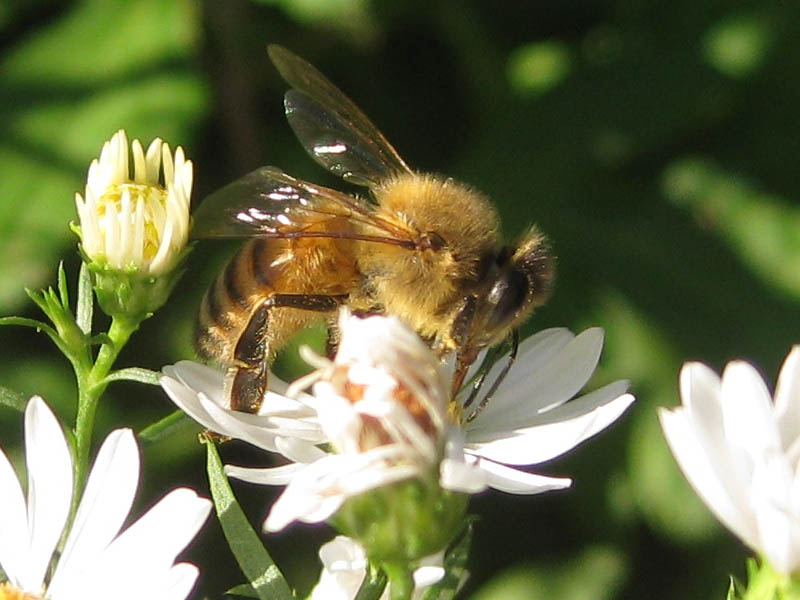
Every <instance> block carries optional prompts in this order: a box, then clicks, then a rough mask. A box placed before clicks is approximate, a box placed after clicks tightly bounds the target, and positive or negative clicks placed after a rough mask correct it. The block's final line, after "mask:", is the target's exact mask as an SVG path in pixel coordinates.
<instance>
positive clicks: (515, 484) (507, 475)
mask: <svg viewBox="0 0 800 600" xmlns="http://www.w3.org/2000/svg"><path fill="white" fill-rule="evenodd" d="M476 464H477V465H478V466H479V467H480V468H481V469H482V470H483V471H484V472H485V473H486V482H487V484H488V485H489V487H492V488H494V489H496V490H500V491H501V492H508V493H510V494H541V493H542V492H549V491H551V490H561V489H564V488H568V487H569V486H570V485H572V480H571V479H566V478H560V477H546V476H544V475H536V474H535V473H526V472H525V471H520V470H517V469H511V468H509V467H506V466H503V465H499V464H497V463H495V462H492V461H490V460H485V459H483V458H477V462H476Z"/></svg>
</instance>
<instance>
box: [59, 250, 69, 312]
mask: <svg viewBox="0 0 800 600" xmlns="http://www.w3.org/2000/svg"><path fill="white" fill-rule="evenodd" d="M58 295H59V297H60V301H61V306H63V307H68V306H69V289H68V288H67V274H66V272H65V271H64V261H63V260H62V261H61V262H60V263H58Z"/></svg>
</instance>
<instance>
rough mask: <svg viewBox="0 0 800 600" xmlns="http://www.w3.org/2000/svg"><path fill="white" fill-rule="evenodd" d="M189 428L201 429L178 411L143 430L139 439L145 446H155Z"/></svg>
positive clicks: (138, 435) (139, 434)
mask: <svg viewBox="0 0 800 600" xmlns="http://www.w3.org/2000/svg"><path fill="white" fill-rule="evenodd" d="M188 428H195V429H199V427H198V425H197V424H196V423H195V422H194V421H192V419H190V418H189V417H187V416H186V414H185V413H184V412H183V411H181V410H176V411H175V412H173V413H171V414H169V415H167V416H166V417H164V418H163V419H161V420H160V421H156V422H155V423H153V424H151V425H148V426H147V427H145V428H144V429H142V430H141V431H140V432H139V433H138V434H137V437H138V438H139V441H140V442H142V444H144V445H149V444H155V443H156V442H159V441H161V440H163V439H165V438H168V437H171V436H173V435H176V434H177V433H178V432H181V431H183V430H184V429H188Z"/></svg>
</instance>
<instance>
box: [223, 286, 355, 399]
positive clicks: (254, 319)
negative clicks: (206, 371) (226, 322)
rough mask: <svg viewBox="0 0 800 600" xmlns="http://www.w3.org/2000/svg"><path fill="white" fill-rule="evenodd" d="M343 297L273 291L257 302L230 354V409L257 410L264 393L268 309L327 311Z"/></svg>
mask: <svg viewBox="0 0 800 600" xmlns="http://www.w3.org/2000/svg"><path fill="white" fill-rule="evenodd" d="M346 299H347V295H346V294H338V295H326V294H273V295H272V296H270V297H269V298H267V299H265V300H264V301H263V302H262V303H261V304H259V305H258V306H257V307H256V308H255V310H254V311H253V312H252V314H251V315H250V320H249V321H248V323H247V326H246V327H245V328H244V331H242V334H241V335H240V336H239V341H238V342H237V343H236V348H235V349H234V353H233V358H234V361H233V362H234V364H233V366H231V367H230V368H229V369H228V374H227V382H226V385H227V386H228V388H229V389H230V399H231V405H230V406H231V409H232V410H239V411H243V412H249V413H257V412H258V410H259V408H260V407H261V402H262V401H263V399H264V394H265V393H266V392H267V379H268V376H269V348H268V344H267V339H268V338H267V331H268V328H269V315H270V310H272V309H273V308H295V309H299V310H309V311H314V312H330V311H332V310H334V309H335V308H336V307H337V306H339V305H340V304H341V303H342V302H344V301H345V300H346Z"/></svg>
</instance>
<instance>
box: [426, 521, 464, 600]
mask: <svg viewBox="0 0 800 600" xmlns="http://www.w3.org/2000/svg"><path fill="white" fill-rule="evenodd" d="M473 522H474V518H468V520H467V522H466V524H465V525H464V528H463V529H462V530H461V533H460V534H459V535H458V537H457V538H456V539H455V540H453V542H452V543H451V544H450V547H449V548H448V549H447V552H446V553H445V556H444V571H445V574H444V577H442V579H441V580H440V581H439V582H437V583H436V584H434V585H432V586H431V587H430V588H428V589H427V590H425V594H424V595H423V596H422V597H423V599H424V600H450V599H451V598H454V597H455V595H456V593H457V592H458V589H459V587H460V586H461V584H462V583H463V582H464V581H465V580H466V578H467V575H469V572H468V571H467V563H468V561H469V551H470V548H471V546H472V534H473V530H474V527H473Z"/></svg>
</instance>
